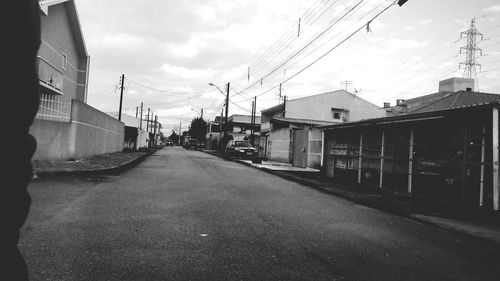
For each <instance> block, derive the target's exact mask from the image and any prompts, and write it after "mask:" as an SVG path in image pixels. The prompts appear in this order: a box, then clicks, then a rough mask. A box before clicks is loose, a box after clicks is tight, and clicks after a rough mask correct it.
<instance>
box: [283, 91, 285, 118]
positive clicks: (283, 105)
mask: <svg viewBox="0 0 500 281" xmlns="http://www.w3.org/2000/svg"><path fill="white" fill-rule="evenodd" d="M285 114H286V96H284V97H283V117H285Z"/></svg>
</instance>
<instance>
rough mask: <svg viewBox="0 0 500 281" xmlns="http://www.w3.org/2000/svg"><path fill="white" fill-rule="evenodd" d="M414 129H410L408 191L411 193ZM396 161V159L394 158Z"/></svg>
mask: <svg viewBox="0 0 500 281" xmlns="http://www.w3.org/2000/svg"><path fill="white" fill-rule="evenodd" d="M414 134H415V133H414V129H413V128H411V130H410V147H409V148H410V149H409V153H408V154H409V155H408V159H409V160H408V193H410V194H411V191H412V190H411V189H412V179H413V145H414ZM393 161H394V159H393Z"/></svg>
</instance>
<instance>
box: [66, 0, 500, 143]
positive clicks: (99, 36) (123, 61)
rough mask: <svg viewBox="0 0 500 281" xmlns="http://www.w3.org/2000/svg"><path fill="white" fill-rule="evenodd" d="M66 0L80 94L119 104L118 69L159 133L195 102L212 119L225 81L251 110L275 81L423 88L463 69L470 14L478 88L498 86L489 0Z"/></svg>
mask: <svg viewBox="0 0 500 281" xmlns="http://www.w3.org/2000/svg"><path fill="white" fill-rule="evenodd" d="M75 1H76V5H77V9H78V12H79V16H80V21H81V25H82V29H83V32H84V36H85V40H86V44H87V49H88V52H89V54H90V56H91V66H90V82H89V83H90V85H89V93H88V103H89V104H90V105H92V106H94V107H96V108H98V109H100V110H102V111H105V112H116V111H118V104H119V90H116V87H117V85H118V82H119V77H120V75H122V74H125V77H126V79H125V86H126V88H125V94H124V104H123V108H124V112H126V113H128V114H131V115H135V110H136V107H137V106H139V105H140V103H141V102H143V103H144V108H145V110H147V108H151V109H152V110H153V112H154V114H157V115H158V117H159V119H160V122H162V124H163V127H164V132H166V133H167V134H168V132H170V130H171V129H176V130H177V129H178V127H179V121H181V120H182V123H183V124H182V127H183V129H184V130H185V129H186V128H187V125H188V123H189V121H190V120H191V119H192V118H194V117H196V116H197V115H199V114H200V111H201V108H203V109H204V118H205V119H210V120H213V118H214V117H215V115H216V114H220V111H221V108H222V104H223V103H224V98H225V97H224V95H223V94H222V93H221V92H220V91H219V89H220V90H221V91H225V90H226V88H225V85H226V83H228V82H230V85H231V87H230V100H231V103H230V104H229V114H230V115H231V114H249V113H250V108H251V99H252V98H253V97H254V96H257V110H258V111H260V110H262V109H264V108H267V107H270V106H273V105H276V104H278V102H279V88H280V87H279V85H280V84H281V85H282V86H281V93H282V95H286V96H287V97H288V98H289V99H293V98H298V97H303V96H308V95H314V94H319V93H323V92H327V91H333V90H338V89H344V88H345V87H347V90H348V91H350V92H353V93H354V92H355V93H356V94H357V95H359V96H360V97H362V98H364V99H366V100H368V101H370V102H373V103H375V104H377V105H379V106H382V104H383V102H391V104H394V103H395V101H396V99H399V98H410V97H415V96H419V95H423V94H429V93H433V92H435V91H436V90H437V86H438V82H439V80H443V79H446V78H450V77H461V76H462V75H463V69H461V70H459V63H460V62H464V61H465V54H460V47H462V46H465V45H466V43H467V41H466V39H465V38H464V39H462V40H460V33H461V32H462V31H465V30H467V29H468V28H469V26H470V23H471V20H472V19H473V18H475V19H476V27H477V29H478V31H479V32H481V33H483V34H484V40H483V41H480V38H479V37H478V41H480V42H479V43H478V47H480V48H482V49H483V56H481V57H479V58H478V59H477V62H478V63H480V64H482V69H481V71H480V70H479V68H478V69H477V72H478V74H477V84H476V90H479V91H482V92H492V93H500V79H499V76H500V4H498V1H497V0H476V1H469V0H441V1H434V0H409V1H408V2H407V3H406V4H405V5H404V6H402V7H399V6H397V5H395V6H391V7H390V8H388V9H387V10H385V9H386V8H387V7H389V6H390V5H391V3H392V2H393V1H388V0H230V1H229V0H141V1H136V0H100V1H96V0H75ZM378 14H380V15H379V16H378V17H376V16H377V15H378ZM299 21H300V29H299ZM368 22H369V24H368V26H367V23H368ZM357 30H359V31H358V32H356V31H357ZM477 55H478V56H479V52H478V53H477ZM249 70H250V71H249ZM342 81H351V82H352V84H351V83H349V84H348V85H345V84H342ZM209 83H213V84H214V85H215V86H210V85H209Z"/></svg>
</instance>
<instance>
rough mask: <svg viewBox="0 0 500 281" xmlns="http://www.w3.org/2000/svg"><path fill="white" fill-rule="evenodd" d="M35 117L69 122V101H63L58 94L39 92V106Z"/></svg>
mask: <svg viewBox="0 0 500 281" xmlns="http://www.w3.org/2000/svg"><path fill="white" fill-rule="evenodd" d="M36 118H37V119H43V120H51V121H59V122H69V121H70V119H71V102H69V101H63V100H61V99H60V98H59V96H54V95H47V94H40V106H39V107H38V113H37V114H36Z"/></svg>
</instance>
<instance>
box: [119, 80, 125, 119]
mask: <svg viewBox="0 0 500 281" xmlns="http://www.w3.org/2000/svg"><path fill="white" fill-rule="evenodd" d="M124 80H125V74H122V77H121V86H120V108H119V110H118V121H121V120H122V101H123V82H124Z"/></svg>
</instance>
